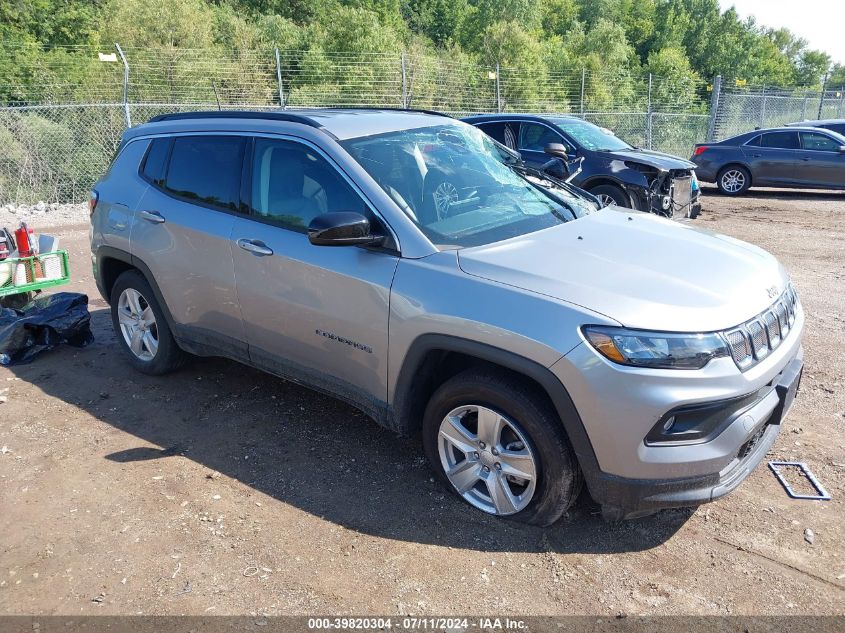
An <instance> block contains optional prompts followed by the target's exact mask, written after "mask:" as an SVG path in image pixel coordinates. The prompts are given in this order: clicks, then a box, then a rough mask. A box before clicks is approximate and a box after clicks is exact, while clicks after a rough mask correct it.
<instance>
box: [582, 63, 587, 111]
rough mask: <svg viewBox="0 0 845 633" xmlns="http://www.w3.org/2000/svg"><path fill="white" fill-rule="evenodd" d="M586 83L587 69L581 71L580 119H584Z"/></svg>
mask: <svg viewBox="0 0 845 633" xmlns="http://www.w3.org/2000/svg"><path fill="white" fill-rule="evenodd" d="M586 81H587V69H586V68H582V69H581V118H582V119H583V118H584V84H585V83H586Z"/></svg>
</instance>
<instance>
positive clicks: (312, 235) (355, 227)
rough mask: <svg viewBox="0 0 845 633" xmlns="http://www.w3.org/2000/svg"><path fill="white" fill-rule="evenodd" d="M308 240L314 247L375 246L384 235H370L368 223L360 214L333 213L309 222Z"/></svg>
mask: <svg viewBox="0 0 845 633" xmlns="http://www.w3.org/2000/svg"><path fill="white" fill-rule="evenodd" d="M308 240H309V241H310V242H311V243H312V244H314V245H315V246H376V245H378V244H381V243H382V242H383V241H384V235H373V234H372V233H370V221H369V220H368V219H367V218H365V217H364V216H363V215H361V214H360V213H356V212H354V211H334V212H332V213H323V214H322V215H318V216H317V217H316V218H314V219H313V220H311V224H309V225H308Z"/></svg>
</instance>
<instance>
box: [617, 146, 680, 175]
mask: <svg viewBox="0 0 845 633" xmlns="http://www.w3.org/2000/svg"><path fill="white" fill-rule="evenodd" d="M602 153H603V154H608V155H609V156H613V157H614V158H617V159H620V160H630V161H634V162H637V163H642V164H643V165H649V166H650V167H656V168H657V169H665V170H667V171H668V170H670V169H695V168H696V167H697V165H696V164H695V163H693V162H690V161H688V160H685V159H683V158H678V157H677V156H672V155H671V154H664V153H663V152H653V151H651V150H647V149H620V150H613V151H612V152H602Z"/></svg>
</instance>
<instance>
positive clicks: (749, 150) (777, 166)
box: [742, 132, 800, 186]
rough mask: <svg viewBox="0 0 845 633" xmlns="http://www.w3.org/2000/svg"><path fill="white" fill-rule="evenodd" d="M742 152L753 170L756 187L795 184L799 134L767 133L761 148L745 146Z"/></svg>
mask: <svg viewBox="0 0 845 633" xmlns="http://www.w3.org/2000/svg"><path fill="white" fill-rule="evenodd" d="M742 152H743V154H744V155H745V157H746V160H747V162H748V166H749V167H750V168H751V177H752V179H753V181H754V185H757V186H764V185H769V184H771V185H788V184H793V183H794V182H795V175H796V167H795V165H796V162H797V161H798V160H799V153H800V145H799V142H798V133H797V132H767V133H765V134H763V135H762V137H761V140H760V145H759V146H751V145H745V146H743V148H742Z"/></svg>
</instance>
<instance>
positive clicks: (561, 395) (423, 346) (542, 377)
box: [390, 334, 600, 492]
mask: <svg viewBox="0 0 845 633" xmlns="http://www.w3.org/2000/svg"><path fill="white" fill-rule="evenodd" d="M431 352H447V353H448V352H456V353H459V354H463V355H465V356H471V357H473V358H477V359H479V360H482V361H486V362H488V363H492V364H494V365H498V366H499V367H504V368H505V369H509V370H511V371H513V372H514V373H517V374H520V375H522V376H526V377H527V378H530V379H531V380H533V381H534V382H536V383H537V384H538V385H539V386H540V388H541V389H543V390H544V391H545V392H546V394H547V395H548V397H549V399H550V400H551V402H552V405H553V406H554V408H555V410H556V411H557V414H558V417H559V418H560V421H561V423H562V424H563V427H564V430H565V431H566V434H567V435H568V436H569V441H570V442H571V443H572V447H573V449H574V450H575V454H576V456H577V458H578V462H579V464H580V466H581V470H582V471H583V473H584V477H585V480H586V481H587V483H588V487H590V488H591V492H592V486H591V485H590V482H591V481H595V480H596V479H597V476H598V474H599V472H600V470H599V465H598V460H597V459H596V454H595V452H594V451H593V446H592V444H591V443H590V438H589V436H588V435H587V431H586V429H585V428H584V423H583V422H582V421H581V416H579V415H578V410H577V409H576V408H575V404H574V403H573V402H572V398H571V397H570V396H569V392H568V391H567V390H566V387H565V386H564V385H563V383H561V382H560V380H558V378H557V377H556V376H555V375H554V374H553V373H552V371H551V370H550V369H548V368H547V367H544V366H543V365H541V364H539V363H536V362H534V361H533V360H530V359H528V358H525V357H523V356H519V355H518V354H515V353H513V352H510V351H507V350H504V349H501V348H498V347H493V346H491V345H487V344H485V343H479V342H476V341H472V340H469V339H463V338H459V337H455V336H449V335H444V334H423V335H422V336H419V337H418V338H416V339H415V340H414V342H413V343H411V346H410V347H409V348H408V354H407V355H406V356H405V360H404V362H403V364H402V369H401V370H400V371H399V377H398V378H397V380H396V389H395V396H394V399H393V402H391V403H390V408H391V418H393V419H392V420H391V422H392V424H391V427H393V428H394V430H396V431H398V432H399V433H401V434H403V435H405V434H411V433H414V432H415V431H417V430H418V427H419V424H420V423H421V421H422V412H421V411H417V412H415V411H413V410H412V408H413V406H414V402H415V398H414V396H415V392H416V393H417V394H418V393H419V389H420V388H424V387H425V385H426V383H427V382H428V380H429V378H430V376H425V375H421V373H420V371H419V370H420V367H421V365H422V364H423V359H424V358H425V357H426V355H427V354H429V353H431Z"/></svg>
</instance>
